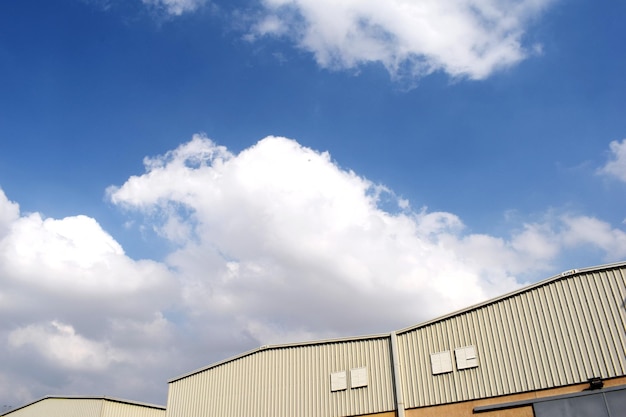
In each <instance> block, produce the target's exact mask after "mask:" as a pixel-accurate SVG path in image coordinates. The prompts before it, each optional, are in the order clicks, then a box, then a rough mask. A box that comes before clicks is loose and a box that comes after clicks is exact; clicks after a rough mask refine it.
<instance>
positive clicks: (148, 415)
mask: <svg viewBox="0 0 626 417" xmlns="http://www.w3.org/2000/svg"><path fill="white" fill-rule="evenodd" d="M102 417H165V409H159V408H153V407H146V406H140V405H135V404H127V403H122V402H116V401H105V403H104V406H103V410H102Z"/></svg>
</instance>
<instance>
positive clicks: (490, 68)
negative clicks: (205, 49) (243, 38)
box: [250, 0, 552, 79]
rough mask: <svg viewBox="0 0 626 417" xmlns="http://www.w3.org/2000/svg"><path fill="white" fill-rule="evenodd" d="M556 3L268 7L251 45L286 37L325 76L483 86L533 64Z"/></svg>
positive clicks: (321, 2)
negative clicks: (503, 72) (433, 77)
mask: <svg viewBox="0 0 626 417" xmlns="http://www.w3.org/2000/svg"><path fill="white" fill-rule="evenodd" d="M551 2H552V0H461V1H459V0H426V1H406V0H387V1H375V0H262V1H261V4H262V6H263V10H264V12H263V17H262V18H261V19H259V20H258V21H257V22H256V24H255V25H254V26H253V28H252V30H251V33H250V38H255V37H262V36H268V35H275V36H285V37H287V38H289V39H293V40H294V41H295V42H296V43H297V45H298V46H299V47H300V48H302V49H304V50H306V51H309V52H311V53H312V54H313V55H314V56H315V60H316V61H317V63H318V64H319V65H320V66H322V67H324V68H339V69H342V68H355V67H358V66H359V65H361V64H366V63H373V62H374V63H381V64H383V65H384V66H385V67H386V68H387V70H388V71H389V72H390V73H391V74H392V76H394V77H404V78H415V77H419V76H423V75H427V74H430V73H432V72H434V71H443V72H445V73H447V74H449V75H450V76H452V77H467V78H471V79H482V78H486V77H487V76H489V75H490V74H491V73H493V72H494V71H496V70H498V69H501V68H504V67H508V66H511V65H513V64H516V63H518V62H519V61H521V60H523V59H524V58H525V57H527V56H528V55H529V54H530V53H532V51H537V50H539V49H540V46H539V45H525V44H524V35H525V32H526V30H527V28H528V26H529V24H530V23H531V22H532V20H533V18H535V17H537V16H539V15H540V14H541V13H542V12H543V11H544V10H545V9H546V7H547V6H548V5H549V4H550V3H551Z"/></svg>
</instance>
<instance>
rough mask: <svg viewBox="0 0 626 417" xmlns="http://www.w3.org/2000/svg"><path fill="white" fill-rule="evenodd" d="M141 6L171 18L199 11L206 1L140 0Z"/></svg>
mask: <svg viewBox="0 0 626 417" xmlns="http://www.w3.org/2000/svg"><path fill="white" fill-rule="evenodd" d="M141 1H142V2H143V4H146V5H148V6H150V7H154V8H156V9H158V10H162V11H164V12H165V13H167V14H170V15H173V16H180V15H182V14H183V13H190V12H193V11H196V10H197V9H199V8H200V7H201V6H202V5H204V4H205V3H206V0H141Z"/></svg>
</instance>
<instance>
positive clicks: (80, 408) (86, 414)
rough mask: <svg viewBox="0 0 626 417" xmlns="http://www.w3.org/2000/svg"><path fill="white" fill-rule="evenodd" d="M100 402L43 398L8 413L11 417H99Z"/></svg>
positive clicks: (100, 410) (100, 411)
mask: <svg viewBox="0 0 626 417" xmlns="http://www.w3.org/2000/svg"><path fill="white" fill-rule="evenodd" d="M101 413H102V400H96V399H75V398H45V399H43V400H41V401H38V402H36V403H33V404H30V405H28V406H26V407H23V408H20V409H18V410H15V411H13V412H11V413H9V416H11V417H43V416H45V417H100V416H101Z"/></svg>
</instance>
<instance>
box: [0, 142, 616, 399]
mask: <svg viewBox="0 0 626 417" xmlns="http://www.w3.org/2000/svg"><path fill="white" fill-rule="evenodd" d="M144 165H145V172H144V173H143V174H141V175H137V176H132V177H130V178H128V179H127V181H125V182H124V183H123V184H121V185H119V186H112V187H110V188H109V189H108V190H107V195H108V198H109V199H110V201H112V202H113V203H114V204H116V205H118V206H119V207H123V208H124V210H128V211H129V213H132V214H133V218H134V219H135V222H136V225H134V226H131V227H139V228H145V227H148V228H151V229H153V230H155V231H156V232H157V234H156V235H155V236H154V237H155V238H159V239H164V240H165V241H167V242H168V243H169V244H170V245H171V246H170V247H172V248H173V249H172V250H171V252H170V253H169V254H168V255H167V256H166V257H165V258H164V259H162V260H160V261H154V260H135V259H132V258H130V257H128V256H127V255H126V254H125V252H124V250H123V248H122V246H121V245H120V244H119V243H118V242H117V241H116V240H115V239H114V238H113V237H112V236H111V235H110V234H109V233H107V232H106V231H105V230H103V229H102V227H101V226H100V225H99V223H98V222H97V221H96V220H95V219H93V218H90V217H87V216H82V215H78V216H71V217H66V218H61V219H54V218H45V217H43V216H42V215H41V214H39V213H29V214H23V213H20V210H19V206H18V204H17V203H15V202H12V201H10V200H9V199H8V198H7V197H6V196H5V195H4V193H3V192H2V191H1V190H0V317H2V318H3V320H0V357H2V358H3V359H5V360H3V361H2V364H1V365H0V393H2V392H3V390H1V388H2V387H4V386H6V381H11V390H10V393H11V394H10V397H8V398H6V395H5V398H3V401H7V402H8V403H12V404H19V403H20V402H26V401H28V400H31V399H33V398H34V397H38V396H42V395H45V394H65V395H67V394H90V395H94V394H96V395H114V396H120V397H126V398H132V399H137V400H144V401H150V402H156V403H164V402H165V392H166V388H167V386H166V383H165V382H166V381H167V379H169V378H171V377H174V376H176V375H178V374H181V373H183V372H187V371H189V370H192V369H194V368H196V367H200V366H204V365H207V364H209V363H211V362H214V361H217V360H221V359H224V358H226V357H229V356H232V355H234V354H238V353H241V352H243V351H246V350H248V349H251V348H253V347H257V346H259V345H262V344H268V343H279V342H287V341H302V340H307V339H317V338H325V337H340V336H352V335H358V334H369V333H378V332H388V331H391V330H394V329H399V328H402V327H404V326H408V325H412V324H416V323H419V322H420V321H423V320H427V319H430V318H433V317H436V316H437V315H439V314H444V313H448V312H450V311H453V310H455V309H458V308H462V307H467V306H468V305H471V304H473V303H476V302H479V301H482V300H485V299H487V298H490V297H493V296H497V295H500V294H502V293H505V292H507V291H510V290H512V289H515V288H517V287H519V286H520V285H523V284H524V283H526V282H527V281H529V280H536V279H538V278H542V277H545V276H546V275H545V274H547V273H554V272H559V270H558V269H557V270H555V268H558V266H559V265H560V263H559V262H560V261H561V260H562V258H563V257H564V256H565V255H566V254H567V253H569V252H571V251H581V250H583V251H587V250H590V251H593V252H594V253H596V254H599V256H603V258H602V259H604V260H606V261H607V262H608V261H617V260H620V259H623V258H624V257H626V249H625V248H626V233H625V232H624V231H623V230H620V229H617V228H614V227H612V226H611V225H610V224H609V223H606V222H604V221H602V220H600V219H597V218H594V217H589V216H582V215H576V214H571V213H556V212H549V213H546V215H545V216H544V217H543V218H540V219H539V220H537V221H535V222H532V223H526V224H521V225H515V227H513V228H512V231H511V232H510V233H508V234H507V235H506V236H492V235H488V234H484V233H483V234H481V233H472V232H470V231H468V229H467V228H466V226H465V225H464V224H463V221H462V219H461V218H460V217H459V216H457V215H455V214H453V213H448V212H433V211H429V210H428V209H426V208H417V209H415V208H412V207H411V204H410V202H409V201H408V200H406V199H404V198H402V197H399V196H396V195H395V194H394V193H393V191H392V190H390V189H389V188H388V187H385V186H383V185H381V184H376V183H373V182H372V181H370V180H368V179H367V178H364V177H363V176H360V175H358V174H357V173H355V172H353V171H350V170H348V169H344V168H342V167H341V166H339V165H338V164H337V163H336V162H335V161H333V159H332V158H331V156H330V154H329V153H328V152H318V151H315V150H313V149H309V148H307V147H304V146H302V145H300V144H298V143H297V142H296V141H294V140H290V139H287V138H282V137H267V138H265V139H263V140H261V141H259V142H258V143H256V144H255V145H253V146H251V147H249V148H248V149H245V150H243V151H242V152H240V153H238V154H234V153H232V152H230V151H229V150H228V149H226V148H225V147H223V146H218V145H217V144H216V143H214V142H213V141H211V140H210V139H208V138H206V137H205V136H202V135H196V136H194V137H193V138H192V140H190V141H189V142H187V143H184V144H182V145H180V146H179V147H177V148H176V149H174V150H172V151H170V152H167V153H166V154H164V155H161V156H156V157H150V158H146V159H145V160H144ZM394 202H395V203H396V205H395V207H394V206H393V203H394ZM135 214H138V216H135ZM596 258H597V257H596ZM583 266H588V265H572V264H570V263H568V264H566V265H565V267H564V268H563V269H570V268H577V267H583Z"/></svg>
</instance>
